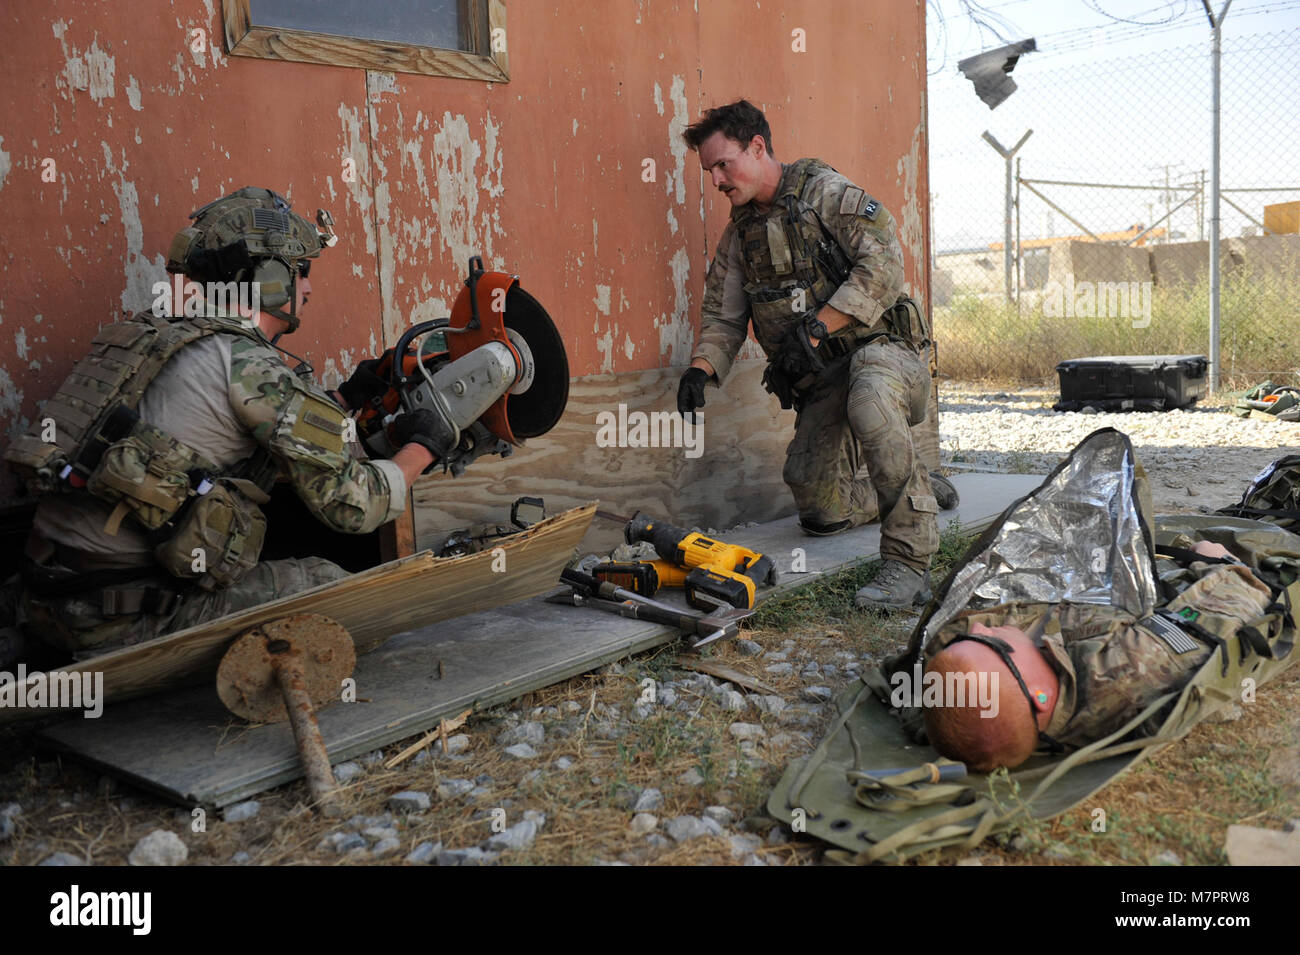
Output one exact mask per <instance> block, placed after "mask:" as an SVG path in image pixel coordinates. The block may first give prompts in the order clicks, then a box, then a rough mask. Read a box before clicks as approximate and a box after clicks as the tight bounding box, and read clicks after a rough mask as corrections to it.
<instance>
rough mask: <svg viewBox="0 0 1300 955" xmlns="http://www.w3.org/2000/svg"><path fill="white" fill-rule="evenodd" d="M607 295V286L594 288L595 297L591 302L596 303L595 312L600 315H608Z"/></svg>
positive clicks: (608, 289) (608, 288)
mask: <svg viewBox="0 0 1300 955" xmlns="http://www.w3.org/2000/svg"><path fill="white" fill-rule="evenodd" d="M609 293H610V287H609V286H608V285H597V286H596V297H595V298H594V299H592V301H593V302H595V303H596V311H598V312H600V314H602V315H608V314H609Z"/></svg>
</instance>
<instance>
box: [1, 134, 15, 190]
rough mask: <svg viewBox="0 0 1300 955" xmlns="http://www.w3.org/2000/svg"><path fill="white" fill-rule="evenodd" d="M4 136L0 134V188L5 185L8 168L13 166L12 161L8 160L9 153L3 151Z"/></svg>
mask: <svg viewBox="0 0 1300 955" xmlns="http://www.w3.org/2000/svg"><path fill="white" fill-rule="evenodd" d="M4 144H5V138H4V137H3V136H0V189H3V188H4V187H5V180H6V179H8V178H9V170H10V169H12V168H13V163H12V162H10V160H9V154H8V153H7V152H5V151H4Z"/></svg>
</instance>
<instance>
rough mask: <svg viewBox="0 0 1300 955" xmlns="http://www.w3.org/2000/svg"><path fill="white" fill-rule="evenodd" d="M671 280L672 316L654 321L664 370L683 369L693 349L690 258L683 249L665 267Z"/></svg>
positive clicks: (693, 330)
mask: <svg viewBox="0 0 1300 955" xmlns="http://www.w3.org/2000/svg"><path fill="white" fill-rule="evenodd" d="M668 265H669V268H670V269H671V271H672V276H673V293H674V299H673V313H672V315H670V316H660V317H659V319H656V320H655V327H656V328H657V329H658V330H659V359H660V361H661V362H664V364H666V365H668V366H672V365H684V364H686V362H687V361H688V359H689V358H690V356H691V350H692V349H693V348H694V347H695V329H694V327H693V326H692V325H691V318H690V307H691V296H690V293H689V292H688V291H687V290H686V280H687V279H688V278H690V274H691V257H690V256H689V255H688V254H687V252H686V249H685V247H683V248H680V249H678V250H677V251H676V252H674V253H673V257H672V259H671V260H670V261H669V263H668Z"/></svg>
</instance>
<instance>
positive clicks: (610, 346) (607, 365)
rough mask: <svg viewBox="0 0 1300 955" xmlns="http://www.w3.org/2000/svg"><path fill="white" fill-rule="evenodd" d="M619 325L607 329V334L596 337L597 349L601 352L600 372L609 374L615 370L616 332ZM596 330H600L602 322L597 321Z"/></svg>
mask: <svg viewBox="0 0 1300 955" xmlns="http://www.w3.org/2000/svg"><path fill="white" fill-rule="evenodd" d="M617 328H618V326H617V325H614V326H611V327H610V328H607V329H605V334H604V335H601V336H600V337H599V338H597V339H596V351H598V352H600V354H601V359H600V373H601V374H602V375H603V374H608V373H609V372H611V371H613V370H614V332H615V330H616V329H617ZM594 330H595V331H600V322H596V324H595V328H594Z"/></svg>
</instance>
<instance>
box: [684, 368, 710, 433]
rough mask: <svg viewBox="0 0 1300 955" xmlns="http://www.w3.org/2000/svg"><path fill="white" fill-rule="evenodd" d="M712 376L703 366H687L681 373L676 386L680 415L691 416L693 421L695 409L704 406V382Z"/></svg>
mask: <svg viewBox="0 0 1300 955" xmlns="http://www.w3.org/2000/svg"><path fill="white" fill-rule="evenodd" d="M711 377H712V376H711V375H710V374H709V373H708V372H707V371H705V370H704V369H703V368H694V367H692V368H687V369H686V371H685V372H684V373H683V374H682V381H681V384H679V385H678V386H677V410H678V411H680V412H681V413H682V417H685V416H686V415H688V414H689V415H690V416H691V422H692V423H694V421H695V409H696V408H703V407H704V384H705V382H707V381H708V380H709V379H710V378H711Z"/></svg>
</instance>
